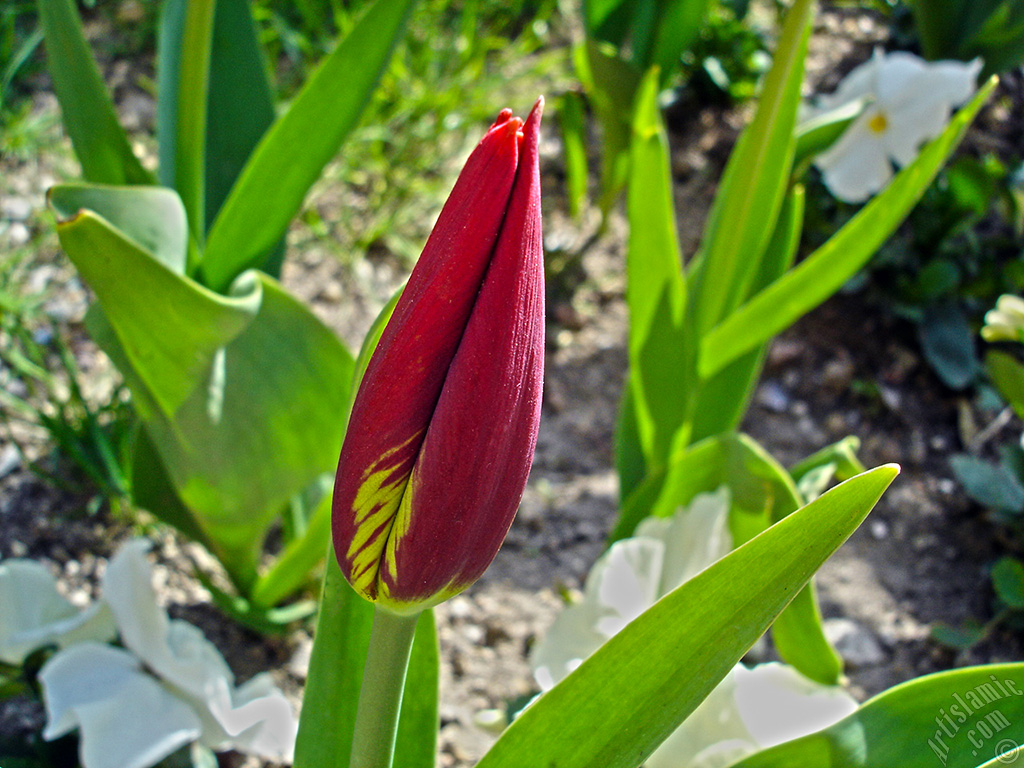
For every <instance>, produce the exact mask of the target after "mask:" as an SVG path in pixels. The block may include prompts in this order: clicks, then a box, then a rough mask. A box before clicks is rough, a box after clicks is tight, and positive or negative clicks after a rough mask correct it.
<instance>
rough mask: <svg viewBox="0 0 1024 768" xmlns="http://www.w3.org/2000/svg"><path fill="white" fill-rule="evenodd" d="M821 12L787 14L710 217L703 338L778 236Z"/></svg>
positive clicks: (802, 8)
mask: <svg viewBox="0 0 1024 768" xmlns="http://www.w3.org/2000/svg"><path fill="white" fill-rule="evenodd" d="M813 9H814V3H813V0H796V2H794V3H793V5H792V6H790V8H789V10H788V11H787V13H786V20H785V23H784V24H783V28H782V33H781V35H780V36H779V44H778V47H777V49H776V51H775V59H774V62H773V64H772V68H771V70H769V72H768V75H767V77H766V79H765V84H764V89H763V91H762V93H761V97H760V99H759V100H758V105H757V112H756V113H755V114H754V118H753V120H752V121H751V123H750V125H749V126H747V128H746V130H744V131H743V134H742V135H741V136H740V139H739V141H738V142H737V144H736V148H735V149H734V150H733V152H732V154H731V155H730V156H729V163H728V165H727V166H726V168H725V172H724V174H723V176H722V182H721V186H720V189H719V192H718V194H717V195H715V201H714V203H713V205H712V208H711V213H710V214H709V215H708V224H707V229H706V230H705V232H704V241H703V243H702V245H701V250H702V252H703V254H704V256H703V259H702V260H701V262H700V268H699V269H698V271H697V272H696V273H695V275H694V277H695V279H697V280H698V281H699V282H698V287H697V290H696V293H695V301H696V306H695V310H696V313H695V322H696V331H697V333H698V334H699V335H700V336H703V335H704V334H705V333H707V332H708V331H709V330H710V329H711V328H713V327H714V326H715V325H716V324H718V323H719V322H721V321H722V319H723V318H724V317H726V316H728V314H729V313H730V312H731V311H732V310H733V308H735V307H736V306H738V305H739V304H740V303H741V302H742V301H743V300H745V299H746V297H747V295H748V293H747V292H748V290H749V288H750V285H751V283H752V282H753V280H754V277H755V275H756V274H757V273H758V268H759V264H760V261H761V257H762V254H763V252H764V249H765V246H766V245H767V243H768V240H769V238H770V237H771V235H772V232H773V231H774V229H775V221H776V219H777V217H778V215H779V210H780V208H781V206H782V200H783V196H784V194H785V191H786V187H787V185H788V184H789V174H790V169H791V167H792V163H793V153H794V146H795V140H794V138H793V133H794V130H795V126H796V112H797V107H798V106H799V104H800V84H801V83H802V82H803V72H804V58H805V57H806V55H807V41H808V38H809V36H810V31H811V19H812V17H813ZM702 374H703V377H704V378H708V377H709V374H704V372H703V371H702Z"/></svg>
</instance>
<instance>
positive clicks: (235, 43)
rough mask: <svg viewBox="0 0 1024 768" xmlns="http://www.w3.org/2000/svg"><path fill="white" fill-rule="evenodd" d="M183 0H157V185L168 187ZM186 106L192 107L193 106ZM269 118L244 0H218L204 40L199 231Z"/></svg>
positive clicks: (266, 86)
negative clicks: (207, 46) (160, 1)
mask: <svg viewBox="0 0 1024 768" xmlns="http://www.w3.org/2000/svg"><path fill="white" fill-rule="evenodd" d="M186 8H187V3H186V2H185V0H168V1H167V2H166V3H164V6H163V11H162V16H161V22H160V32H159V37H158V44H157V78H158V83H157V92H158V93H159V94H160V99H159V100H158V102H157V137H158V139H159V148H160V182H161V183H162V184H164V185H165V186H169V187H174V186H176V185H175V176H176V166H177V160H176V155H177V146H178V120H179V110H178V104H179V87H180V86H181V85H182V83H181V80H180V78H181V57H182V47H183V44H184V33H185V11H186ZM193 108H194V107H193ZM274 117H275V112H274V100H273V91H272V90H271V87H270V81H269V79H268V76H267V67H266V63H265V62H264V61H263V54H262V51H261V49H260V45H259V40H258V39H257V36H256V28H255V25H254V23H253V20H252V15H251V14H250V12H249V3H248V2H246V0H218V1H217V3H216V8H215V10H214V16H213V30H212V37H211V40H210V55H209V78H208V98H207V105H206V129H205V130H206V135H205V148H204V155H205V160H204V175H205V195H204V197H205V212H204V221H203V228H202V229H203V233H205V232H206V231H207V230H208V229H209V227H210V225H211V224H212V223H213V220H214V217H215V216H216V215H217V212H218V211H219V210H220V206H221V205H222V203H223V202H224V199H225V198H226V197H227V194H228V192H229V191H230V189H231V186H232V185H233V184H234V182H235V179H236V178H237V176H238V174H239V172H240V171H241V170H242V167H243V166H244V164H245V161H246V160H247V159H248V157H249V155H250V154H251V153H252V151H253V149H254V148H255V147H256V145H257V143H258V142H259V140H260V137H261V136H262V135H263V133H264V132H265V131H266V130H267V128H268V127H269V126H270V124H271V123H273V121H274Z"/></svg>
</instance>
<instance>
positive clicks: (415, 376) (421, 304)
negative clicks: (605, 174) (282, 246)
mask: <svg viewBox="0 0 1024 768" xmlns="http://www.w3.org/2000/svg"><path fill="white" fill-rule="evenodd" d="M521 126H522V123H521V121H520V120H519V119H518V118H513V117H511V112H508V111H507V110H506V111H505V112H502V113H501V115H500V116H499V118H498V121H497V122H496V123H495V124H494V126H492V127H491V129H490V131H488V133H487V135H486V136H484V138H483V140H482V141H481V142H480V144H479V145H478V146H477V148H476V149H475V150H474V151H473V153H472V154H471V155H470V157H469V159H468V160H467V162H466V166H465V168H464V169H463V171H462V173H461V174H460V176H459V179H458V181H457V182H456V184H455V188H454V189H453V190H452V193H451V195H450V196H449V198H448V201H447V202H446V203H445V206H444V208H443V209H442V211H441V214H440V216H439V217H438V221H437V224H436V225H435V227H434V230H433V231H432V232H431V235H430V238H429V239H428V240H427V244H426V246H425V247H424V250H423V254H422V255H421V256H420V259H419V261H418V262H417V264H416V268H415V269H414V270H413V272H412V275H411V276H410V277H409V283H408V285H407V286H406V287H405V290H404V291H403V292H402V297H401V298H400V299H399V301H398V303H397V305H396V306H395V311H394V314H393V315H392V317H391V320H390V322H389V323H388V325H387V327H386V328H385V330H384V333H383V334H382V336H381V339H380V342H379V343H378V345H377V349H376V351H375V352H374V354H373V356H372V358H371V359H370V363H369V365H368V366H367V369H366V373H365V374H364V376H363V379H362V383H361V385H360V388H359V392H358V395H357V397H356V399H355V402H354V404H353V408H352V413H351V416H350V418H349V428H348V430H347V432H346V435H345V442H344V445H343V447H342V450H341V457H340V460H339V463H338V475H337V479H336V482H335V489H334V502H333V504H334V514H333V532H334V541H335V551H336V554H337V557H338V560H339V563H340V565H341V569H342V572H343V573H345V574H346V576H347V577H348V579H349V581H350V583H352V584H353V586H354V587H355V588H356V589H357V590H358V591H359V592H361V593H362V594H363V595H364V596H366V597H367V598H369V599H375V597H376V595H377V590H378V586H377V585H378V570H379V566H380V562H381V559H382V555H383V552H384V548H385V544H386V542H387V538H388V536H389V534H390V532H391V528H392V526H393V524H394V521H395V516H396V514H397V510H398V506H399V503H400V502H401V500H402V497H403V494H404V493H405V490H406V485H407V483H408V481H409V476H410V474H411V472H412V468H413V465H414V464H415V462H416V458H417V456H418V454H419V450H420V446H421V444H422V442H423V439H424V437H425V435H426V429H427V425H428V424H429V423H430V420H431V417H432V416H433V414H434V410H435V407H436V406H437V402H438V398H439V397H440V395H441V390H442V387H443V386H444V382H445V377H446V375H447V373H448V369H449V367H450V366H451V363H452V359H453V357H454V355H455V351H456V349H457V347H458V345H459V343H460V341H461V340H462V337H463V334H464V332H465V328H466V323H467V322H468V320H469V316H470V313H471V311H472V310H473V305H474V303H475V302H476V299H477V295H478V293H479V291H480V286H481V283H482V281H483V276H484V273H485V271H486V270H487V267H488V264H489V262H490V260H491V255H492V252H493V250H494V244H495V242H496V241H497V238H498V233H499V231H500V229H501V226H502V222H503V220H504V218H505V211H506V207H507V205H508V198H509V193H510V191H511V189H512V185H513V182H514V180H515V177H516V168H517V166H518V164H519V141H520V139H519V131H520V128H521Z"/></svg>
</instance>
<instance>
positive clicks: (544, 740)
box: [478, 466, 899, 768]
mask: <svg viewBox="0 0 1024 768" xmlns="http://www.w3.org/2000/svg"><path fill="white" fill-rule="evenodd" d="M898 471H899V470H898V469H897V468H896V467H894V466H887V467H879V468H877V469H874V470H872V471H870V472H868V473H866V474H863V475H859V476H858V477H856V478H853V479H852V480H848V481H847V482H845V483H843V484H842V485H840V486H837V487H836V488H834V489H832V490H831V491H829V492H828V493H826V494H825V495H824V496H822V497H821V498H819V499H817V500H816V501H814V502H812V503H811V504H809V505H807V506H806V507H804V508H803V509H802V510H800V511H798V512H795V513H793V514H792V515H790V516H789V517H787V518H786V519H784V520H782V521H781V522H779V523H777V524H776V525H775V526H773V527H772V528H770V529H769V530H767V531H765V532H764V533H762V534H761V535H760V536H757V537H755V538H754V539H752V540H751V541H749V542H747V543H746V544H744V545H743V546H742V547H740V548H739V549H737V550H735V551H733V552H732V553H730V554H729V555H727V556H726V557H724V558H722V559H721V560H719V561H718V562H717V563H715V564H714V565H712V566H710V567H709V568H707V569H706V570H705V571H703V572H702V573H700V574H698V575H697V576H695V577H694V578H693V579H691V580H689V581H688V582H686V583H685V584H683V585H682V586H680V587H679V588H677V589H676V590H674V591H673V592H670V593H669V594H668V595H666V596H665V597H664V598H662V599H661V600H660V601H658V602H657V603H656V604H655V605H654V606H653V607H652V608H650V609H648V610H647V611H645V612H644V613H643V614H642V615H641V616H640V617H639V618H637V619H636V620H634V621H633V622H632V623H631V624H629V625H628V626H627V627H626V628H625V629H624V630H622V631H621V632H619V633H618V634H617V635H616V636H615V637H613V638H612V639H611V640H609V641H608V642H607V643H606V644H605V645H604V646H602V647H601V649H600V650H598V651H597V652H596V653H594V654H593V655H592V656H591V657H590V658H588V659H587V660H586V661H584V662H583V663H582V664H581V665H580V667H579V668H578V669H576V671H574V672H573V673H572V674H571V675H569V676H568V677H567V678H565V679H564V680H563V681H562V682H561V683H559V684H558V685H557V686H555V687H554V688H553V689H552V690H550V691H548V692H547V693H545V694H544V695H543V696H542V697H541V698H540V699H539V700H538V701H537V702H536V703H534V704H533V705H532V706H531V707H529V708H528V709H526V711H524V712H523V713H522V714H521V715H520V717H519V718H518V719H517V720H516V721H515V722H513V723H512V725H511V726H510V727H509V728H508V730H506V731H505V733H504V734H503V735H502V736H501V738H500V739H499V740H498V742H497V743H496V744H495V745H494V747H493V748H492V749H491V750H490V752H488V753H487V754H486V755H485V756H484V758H483V760H481V761H480V763H479V764H478V768H506V767H507V768H521V767H522V766H524V765H535V764H537V760H538V756H543V762H544V764H546V765H551V766H553V765H557V766H559V768H591V767H592V766H602V768H636V766H637V765H640V764H641V763H643V761H644V760H645V759H646V758H647V756H648V755H650V754H651V752H653V751H654V749H655V748H656V747H657V746H658V745H659V744H660V743H661V742H662V741H663V740H664V739H665V738H666V737H667V736H668V735H669V734H670V733H671V732H672V731H673V730H674V729H675V728H676V727H677V726H678V725H679V723H681V722H682V721H683V720H684V719H685V718H686V717H687V716H688V715H689V714H690V713H691V712H693V710H694V709H695V708H696V707H697V705H698V704H700V702H701V701H703V700H704V698H705V697H706V696H707V695H708V693H710V692H711V690H712V689H713V688H714V687H715V685H717V684H718V682H719V681H720V680H722V678H723V677H724V676H725V675H726V673H727V672H728V671H729V670H730V669H731V668H732V667H733V665H735V664H736V662H737V661H739V659H740V658H741V657H742V656H743V654H744V653H745V652H746V651H747V649H748V648H749V647H750V645H751V644H752V643H753V642H754V641H755V640H756V639H757V638H758V637H759V636H760V635H761V634H762V633H763V632H764V631H765V629H767V628H768V625H769V624H770V623H771V622H772V620H773V619H774V618H775V616H776V615H778V613H779V612H780V611H781V610H782V609H783V608H784V607H785V606H786V604H787V603H788V602H789V601H790V600H791V599H792V598H793V596H794V595H795V594H796V593H797V592H798V591H799V590H800V589H801V588H802V587H803V585H804V584H805V583H806V582H807V581H808V580H809V579H810V578H811V576H812V575H813V573H814V571H815V570H817V569H818V568H819V567H820V566H821V564H822V563H823V562H824V561H825V560H826V559H827V558H828V557H829V556H830V555H831V554H832V553H833V552H834V551H835V550H836V549H837V548H838V547H839V546H840V545H841V544H842V543H843V542H844V541H845V540H846V539H847V538H848V537H849V536H850V534H851V533H852V532H853V531H854V530H855V529H856V528H857V526H858V525H859V524H860V523H861V521H862V520H863V519H864V517H865V516H866V515H867V513H868V512H869V511H870V510H871V508H872V507H873V506H874V504H875V503H876V502H877V501H878V498H879V497H880V496H881V494H882V492H883V491H884V490H885V488H886V487H887V486H888V485H889V483H890V482H892V479H893V478H894V477H895V476H896V474H897V472H898ZM609 725H611V727H609Z"/></svg>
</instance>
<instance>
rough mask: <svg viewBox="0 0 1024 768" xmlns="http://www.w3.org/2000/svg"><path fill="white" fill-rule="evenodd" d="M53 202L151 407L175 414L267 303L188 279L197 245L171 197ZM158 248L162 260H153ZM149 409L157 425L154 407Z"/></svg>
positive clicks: (122, 193)
mask: <svg viewBox="0 0 1024 768" xmlns="http://www.w3.org/2000/svg"><path fill="white" fill-rule="evenodd" d="M50 200H51V202H52V204H53V206H54V209H55V211H56V213H57V215H58V216H59V217H63V216H67V215H70V218H62V219H61V220H60V221H59V222H58V225H57V234H58V236H59V237H60V242H61V245H62V246H63V248H64V250H65V251H66V252H67V254H68V257H69V258H70V259H71V261H72V262H73V263H74V265H75V267H76V268H77V269H78V271H79V273H80V274H81V276H82V278H83V279H84V280H85V281H86V282H87V283H88V284H89V286H90V287H91V288H92V290H93V291H94V292H95V293H96V298H97V300H98V301H99V304H100V306H101V307H102V308H103V312H104V314H105V316H106V319H107V320H108V321H109V323H110V325H111V327H112V328H113V330H114V332H115V333H116V336H117V339H118V341H119V343H120V345H121V347H122V348H123V355H124V357H125V359H126V360H127V361H128V362H129V363H130V365H131V367H132V368H133V369H134V371H135V373H136V374H137V376H138V377H139V378H140V379H141V380H143V381H145V382H146V385H147V388H148V395H149V399H148V402H152V403H154V404H156V406H157V407H158V408H159V409H161V410H162V411H163V412H164V413H165V414H166V415H168V416H169V415H171V414H173V413H175V411H176V410H177V409H178V408H179V407H180V406H181V405H182V403H184V402H185V400H186V398H187V397H188V396H189V395H190V394H191V393H192V392H193V390H194V389H195V388H196V386H197V385H198V383H199V382H200V381H201V380H202V379H203V378H205V374H206V371H207V369H208V368H209V366H210V364H211V362H212V360H213V358H214V356H215V355H216V353H217V350H219V349H221V348H222V347H223V346H224V345H225V344H227V343H228V342H230V341H231V340H232V339H233V338H235V337H236V336H237V335H238V334H239V333H241V332H242V330H243V329H244V328H245V327H246V326H247V325H248V324H249V323H251V322H252V320H253V318H254V317H255V315H256V312H257V310H258V308H259V305H260V300H261V299H260V295H259V293H258V292H256V291H252V292H250V293H249V294H248V295H243V296H239V297H237V298H228V297H224V296H220V295H218V294H215V293H212V292H211V291H208V290H206V289H205V288H203V287H202V286H199V285H197V284H195V283H194V282H192V281H191V280H189V279H188V278H187V277H184V276H183V275H182V274H181V273H180V271H179V270H180V269H181V265H182V263H183V261H184V259H183V252H182V251H181V244H182V243H183V242H184V240H185V238H186V236H187V235H186V233H185V231H184V216H183V214H182V211H181V204H180V202H178V200H177V196H176V195H175V194H174V192H172V191H170V190H167V189H162V188H156V187H151V188H143V189H141V190H136V189H131V188H129V189H123V188H109V187H100V186H92V187H58V188H55V189H54V191H53V193H52V194H51V196H50ZM85 206H93V207H94V208H96V209H100V210H99V212H98V211H96V210H92V209H90V208H88V207H85ZM107 215H109V216H110V217H111V220H108V219H107V218H105V217H106V216H107ZM115 222H116V223H123V224H124V225H125V226H126V227H128V228H129V229H128V231H127V232H126V231H122V230H121V229H119V228H118V227H117V226H116V223H115ZM150 244H153V245H155V246H157V247H159V248H160V250H159V251H157V252H154V251H150V250H149V249H148V248H147V246H148V245H150ZM140 406H141V407H142V409H143V413H142V415H143V416H144V417H147V416H149V415H150V414H147V413H146V412H145V402H137V403H136V407H140Z"/></svg>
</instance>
